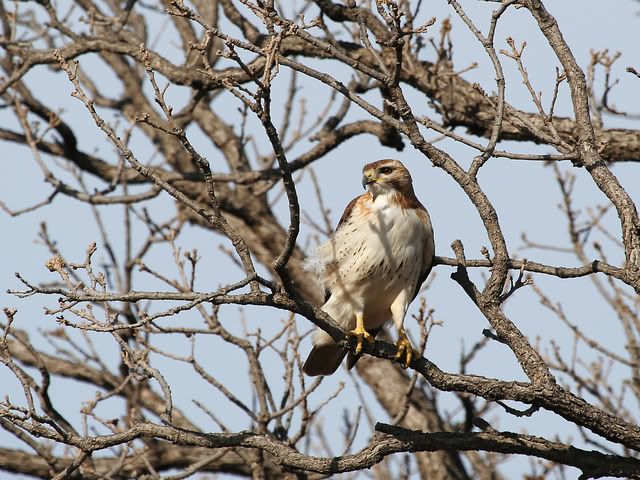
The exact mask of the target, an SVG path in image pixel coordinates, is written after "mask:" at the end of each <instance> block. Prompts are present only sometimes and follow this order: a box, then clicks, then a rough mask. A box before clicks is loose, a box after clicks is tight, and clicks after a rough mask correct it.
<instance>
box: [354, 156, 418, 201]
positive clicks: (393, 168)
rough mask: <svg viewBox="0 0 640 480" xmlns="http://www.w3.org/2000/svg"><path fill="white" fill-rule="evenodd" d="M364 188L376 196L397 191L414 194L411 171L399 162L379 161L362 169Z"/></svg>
mask: <svg viewBox="0 0 640 480" xmlns="http://www.w3.org/2000/svg"><path fill="white" fill-rule="evenodd" d="M362 187H363V188H365V189H366V188H368V189H369V191H370V192H371V193H372V194H373V195H374V196H377V195H380V194H384V193H391V192H392V191H394V190H395V191H397V192H400V193H403V194H409V193H413V185H412V180H411V175H410V174H409V170H407V169H406V168H405V166H404V165H403V164H402V162H400V161H399V160H378V161H377V162H373V163H368V164H367V165H365V166H364V167H363V168H362Z"/></svg>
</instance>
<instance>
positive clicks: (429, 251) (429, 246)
mask: <svg viewBox="0 0 640 480" xmlns="http://www.w3.org/2000/svg"><path fill="white" fill-rule="evenodd" d="M420 207H422V208H421V210H422V211H423V212H424V214H423V215H424V222H425V224H428V225H429V230H430V235H429V236H428V238H427V241H426V242H425V245H424V253H425V254H426V255H429V257H430V258H429V262H428V263H427V264H425V266H424V270H423V271H422V273H421V274H420V278H418V283H416V289H415V291H414V292H413V297H412V298H411V301H412V302H413V301H414V300H415V299H416V297H417V296H418V293H420V287H422V284H423V283H424V282H425V280H426V279H427V277H428V276H429V273H431V269H432V268H433V257H434V255H435V241H434V240H433V229H432V228H431V220H430V219H429V213H428V212H427V210H426V209H425V208H424V207H423V206H422V205H420Z"/></svg>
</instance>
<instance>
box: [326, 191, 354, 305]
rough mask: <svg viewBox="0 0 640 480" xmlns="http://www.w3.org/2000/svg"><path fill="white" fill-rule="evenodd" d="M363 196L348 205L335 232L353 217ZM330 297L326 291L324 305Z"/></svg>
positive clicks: (329, 293)
mask: <svg viewBox="0 0 640 480" xmlns="http://www.w3.org/2000/svg"><path fill="white" fill-rule="evenodd" d="M361 196H362V195H358V196H357V197H356V198H354V199H353V200H351V201H350V202H349V203H348V204H347V208H345V209H344V212H342V216H341V217H340V221H338V225H336V229H335V230H334V231H335V232H337V231H338V229H339V228H340V227H341V226H342V224H343V223H345V222H347V221H348V220H349V217H350V216H351V212H352V211H353V207H355V206H356V203H358V200H359V199H360V197H361ZM329 297H331V292H330V291H329V290H328V289H325V291H324V303H327V302H328V301H329Z"/></svg>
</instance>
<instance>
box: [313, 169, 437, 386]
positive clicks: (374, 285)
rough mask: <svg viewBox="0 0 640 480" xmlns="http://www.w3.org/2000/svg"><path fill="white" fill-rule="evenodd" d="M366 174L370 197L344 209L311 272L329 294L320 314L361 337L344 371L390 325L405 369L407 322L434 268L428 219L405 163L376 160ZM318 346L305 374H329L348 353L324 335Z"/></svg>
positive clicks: (409, 356) (321, 333)
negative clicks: (408, 312) (411, 306)
mask: <svg viewBox="0 0 640 480" xmlns="http://www.w3.org/2000/svg"><path fill="white" fill-rule="evenodd" d="M362 172H363V177H362V186H363V187H364V188H366V189H367V192H366V193H364V194H363V195H360V196H359V197H356V198H354V199H353V200H352V201H351V202H350V203H349V205H347V208H346V210H345V211H344V214H343V215H342V218H341V219H340V222H339V223H338V227H337V228H336V231H335V233H334V234H333V236H332V237H331V238H330V239H329V240H328V241H327V242H325V243H324V244H322V245H320V246H319V247H318V248H317V250H316V252H315V254H314V255H313V256H312V258H310V260H309V266H310V267H311V268H312V269H313V270H315V271H316V272H317V273H318V275H319V277H320V279H321V280H322V282H323V284H324V286H325V288H326V289H327V298H326V302H325V304H324V305H323V306H322V310H323V311H325V312H326V313H327V314H329V315H330V316H331V317H332V318H333V319H334V320H335V321H336V322H338V324H339V325H340V326H341V327H342V329H343V330H345V331H347V332H348V334H349V336H353V337H355V338H356V351H355V355H354V356H353V355H350V358H349V360H348V365H347V367H348V368H351V367H353V365H354V364H355V362H356V361H357V359H358V358H359V355H360V353H361V352H362V346H363V342H368V343H372V342H373V340H374V337H375V335H376V334H377V333H378V331H380V329H381V328H382V326H383V325H384V323H385V322H386V321H387V320H390V319H393V322H394V323H395V325H396V327H397V329H398V342H397V343H396V346H397V348H398V353H397V355H396V359H397V360H398V361H399V362H400V363H401V364H402V365H403V366H404V367H405V368H406V367H408V366H409V363H411V359H412V357H413V355H414V353H413V350H412V348H411V343H410V342H409V339H408V338H407V334H406V333H405V330H404V317H405V315H406V313H407V309H408V308H409V304H410V303H411V302H412V301H413V299H414V298H415V297H416V296H417V295H418V291H419V290H420V286H421V285H422V283H423V282H424V281H425V279H426V278H427V275H429V272H430V271H431V267H432V264H433V254H434V241H433V230H432V228H431V220H430V219H429V214H428V213H427V210H426V209H425V208H424V207H423V206H422V204H421V203H420V202H419V201H418V199H417V198H416V195H415V193H414V191H413V183H412V181H411V175H410V174H409V171H408V170H407V169H406V168H405V166H404V165H403V164H402V163H401V162H399V161H398V160H379V161H377V162H374V163H370V164H368V165H365V166H364V168H363V169H362ZM313 345H314V347H313V349H312V350H311V353H310V354H309V356H308V358H307V360H306V362H305V363H304V366H303V367H302V369H303V371H304V372H305V373H306V374H307V375H312V376H313V375H331V374H332V373H333V372H335V371H336V369H337V368H338V366H339V365H340V363H341V362H342V359H343V358H344V356H345V354H346V353H347V351H346V350H345V349H344V348H341V347H340V346H338V345H337V344H336V343H335V342H334V341H333V340H332V339H331V337H330V336H329V335H327V334H326V333H325V332H324V331H322V330H321V329H317V331H316V332H315V334H314V337H313Z"/></svg>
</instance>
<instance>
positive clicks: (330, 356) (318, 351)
mask: <svg viewBox="0 0 640 480" xmlns="http://www.w3.org/2000/svg"><path fill="white" fill-rule="evenodd" d="M346 354H347V350H345V349H344V348H343V347H341V346H340V345H338V344H337V343H328V344H327V343H325V344H320V345H316V346H315V347H313V348H312V349H311V352H310V353H309V356H308V357H307V360H306V361H305V362H304V365H303V366H302V371H303V372H304V373H306V374H307V375H309V376H310V377H315V376H318V375H331V374H332V373H333V372H335V371H336V370H337V369H338V367H339V366H340V363H342V359H343V358H344V356H345V355H346Z"/></svg>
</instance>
